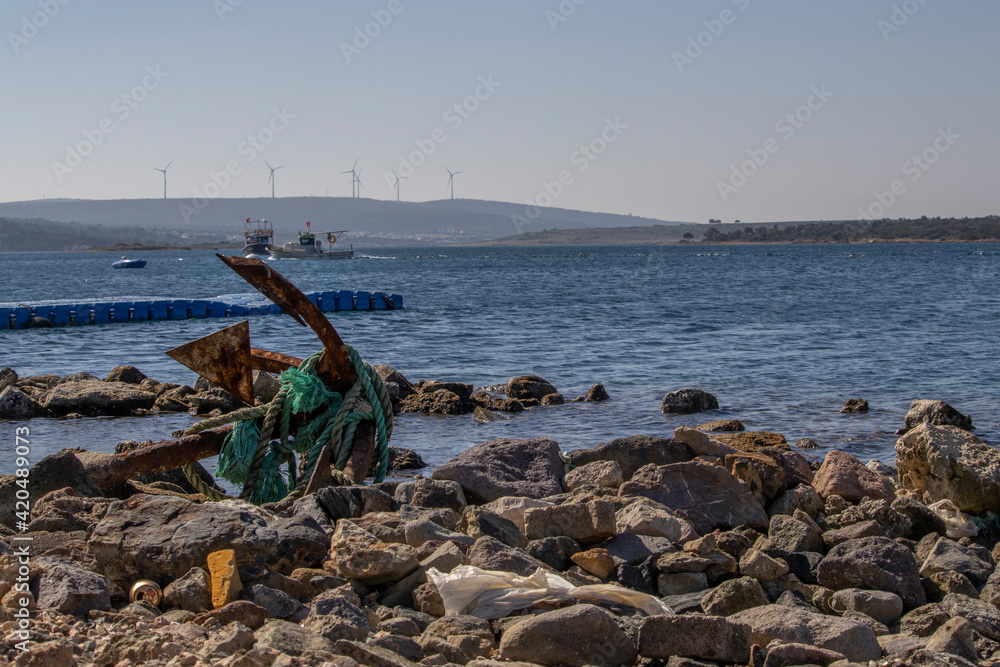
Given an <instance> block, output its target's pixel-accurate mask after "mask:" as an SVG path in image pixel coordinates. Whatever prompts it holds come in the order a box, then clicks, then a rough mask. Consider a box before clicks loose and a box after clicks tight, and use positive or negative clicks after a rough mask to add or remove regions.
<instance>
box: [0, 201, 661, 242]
mask: <svg viewBox="0 0 1000 667" xmlns="http://www.w3.org/2000/svg"><path fill="white" fill-rule="evenodd" d="M199 206H200V207H201V210H198V207H199ZM0 218H11V219H22V220H39V219H41V220H51V221H55V222H76V223H82V224H87V225H103V226H105V227H128V228H134V229H157V230H178V231H180V232H182V233H189V234H190V233H192V232H194V233H212V234H215V235H216V236H218V235H219V234H224V235H228V236H229V237H230V238H231V240H237V239H242V238H243V222H244V220H246V219H247V218H250V219H252V220H257V219H259V218H266V219H268V220H270V221H271V222H272V223H273V225H274V230H275V236H276V240H278V241H279V242H284V241H289V240H292V238H293V237H294V236H295V234H296V233H297V232H298V231H299V230H300V229H303V228H304V227H305V223H306V221H311V222H312V228H313V229H314V230H318V231H326V230H328V229H333V230H340V229H349V230H351V232H352V233H351V234H350V236H349V237H345V241H346V240H348V238H350V239H351V241H352V242H354V241H355V240H357V239H367V240H368V245H379V244H382V243H388V244H398V243H400V242H409V243H437V242H447V243H455V242H475V241H481V240H486V239H491V238H497V237H500V236H509V235H510V234H512V233H517V232H522V231H535V230H542V229H553V228H554V229H565V228H587V227H613V228H617V227H626V226H636V225H655V224H661V225H663V224H681V223H672V222H669V221H664V220H654V219H651V218H641V217H635V216H631V215H617V214H612V213H592V212H586V211H573V210H569V209H560V208H537V209H532V210H530V211H529V210H527V207H526V206H525V205H523V204H513V203H509V202H497V201H484V200H478V199H454V200H452V199H444V200H439V201H430V202H395V201H383V200H377V199H362V198H358V199H354V198H350V197H282V198H276V199H272V198H270V197H262V198H252V199H215V200H211V201H198V202H196V201H192V200H191V199H119V200H89V199H83V200H77V199H46V200H35V201H23V202H6V203H0ZM112 243H114V241H113V242H112ZM100 245H108V243H101V244H100Z"/></svg>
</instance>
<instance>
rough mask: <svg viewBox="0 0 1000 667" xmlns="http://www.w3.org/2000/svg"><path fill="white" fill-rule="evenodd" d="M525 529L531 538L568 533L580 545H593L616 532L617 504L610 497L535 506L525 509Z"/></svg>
mask: <svg viewBox="0 0 1000 667" xmlns="http://www.w3.org/2000/svg"><path fill="white" fill-rule="evenodd" d="M524 530H525V534H526V535H527V537H528V539H531V540H537V539H541V538H543V537H557V536H560V535H565V536H566V537H571V538H573V539H574V540H576V541H577V542H579V543H580V544H594V543H596V542H600V541H602V540H605V539H607V538H609V537H611V536H613V535H614V534H615V532H616V528H615V506H614V503H612V502H611V501H609V500H592V501H590V502H588V503H586V504H572V505H555V506H552V507H536V508H533V509H529V510H526V511H525V513H524Z"/></svg>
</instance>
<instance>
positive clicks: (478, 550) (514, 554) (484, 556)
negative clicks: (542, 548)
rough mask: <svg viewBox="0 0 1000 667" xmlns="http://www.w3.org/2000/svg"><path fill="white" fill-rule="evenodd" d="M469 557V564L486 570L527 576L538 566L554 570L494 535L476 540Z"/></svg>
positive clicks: (529, 544)
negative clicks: (493, 536) (495, 537)
mask: <svg viewBox="0 0 1000 667" xmlns="http://www.w3.org/2000/svg"><path fill="white" fill-rule="evenodd" d="M531 544H532V543H531V542H529V543H528V546H529V550H530V546H531ZM468 558H469V565H474V566H476V567H479V568H482V569H484V570H502V571H504V572H514V573H515V574H520V575H522V576H525V577H528V576H531V575H532V574H534V573H535V570H537V569H538V568H542V569H543V570H552V568H550V567H549V566H548V565H546V564H545V563H543V562H542V561H540V560H538V559H537V558H533V557H532V556H530V555H528V554H526V553H524V552H523V551H521V550H520V549H515V548H514V547H509V546H507V545H506V544H504V543H503V542H501V541H499V540H496V539H494V538H492V537H481V538H479V539H478V540H476V544H475V546H473V547H472V548H471V549H469V553H468Z"/></svg>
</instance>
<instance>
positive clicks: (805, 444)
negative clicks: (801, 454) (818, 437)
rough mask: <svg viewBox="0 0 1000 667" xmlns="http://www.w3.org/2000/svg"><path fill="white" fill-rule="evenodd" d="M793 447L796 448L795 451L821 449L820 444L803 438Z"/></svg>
mask: <svg viewBox="0 0 1000 667" xmlns="http://www.w3.org/2000/svg"><path fill="white" fill-rule="evenodd" d="M792 446H793V447H795V449H816V448H817V447H819V443H818V442H816V441H815V440H813V439H812V438H801V439H799V440H796V441H795V444H794V445H792Z"/></svg>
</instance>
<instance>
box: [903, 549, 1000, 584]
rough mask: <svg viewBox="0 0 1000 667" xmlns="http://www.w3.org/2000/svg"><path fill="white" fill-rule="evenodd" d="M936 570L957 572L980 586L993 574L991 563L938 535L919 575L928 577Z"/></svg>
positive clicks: (936, 571)
mask: <svg viewBox="0 0 1000 667" xmlns="http://www.w3.org/2000/svg"><path fill="white" fill-rule="evenodd" d="M938 572H958V573H960V574H964V575H965V576H966V577H968V578H969V581H971V582H972V583H973V584H974V585H975V586H981V585H983V584H985V583H986V581H987V580H988V579H989V578H990V575H991V574H993V564H992V563H990V562H987V561H985V560H983V559H982V558H980V557H979V555H978V554H977V553H976V552H975V551H973V550H971V549H968V548H967V547H963V546H962V545H961V544H958V543H957V542H953V541H952V540H950V539H948V538H947V537H940V538H938V540H937V542H935V543H934V546H933V547H932V548H931V550H930V552H929V553H928V554H927V557H926V558H925V559H924V562H923V565H921V566H920V576H922V577H930V576H931V575H933V574H936V573H938Z"/></svg>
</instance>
